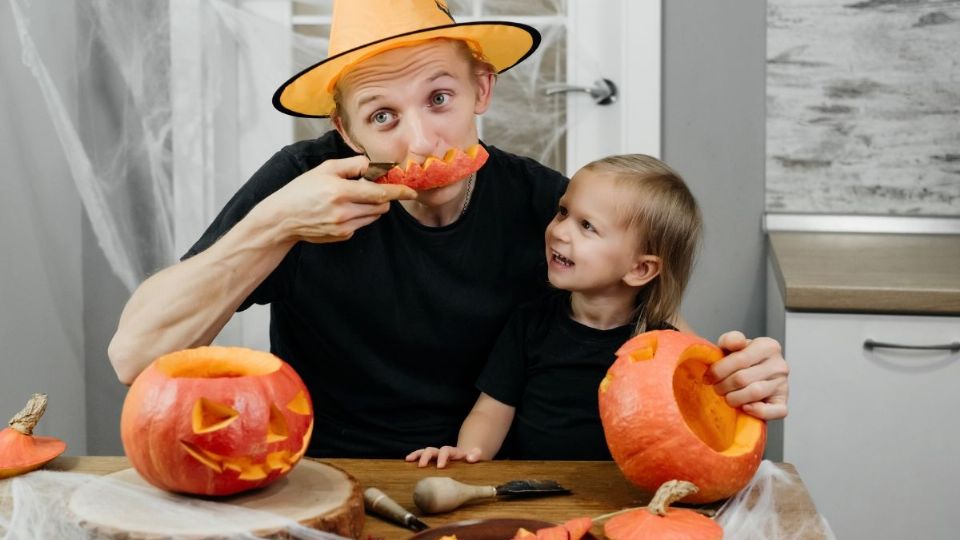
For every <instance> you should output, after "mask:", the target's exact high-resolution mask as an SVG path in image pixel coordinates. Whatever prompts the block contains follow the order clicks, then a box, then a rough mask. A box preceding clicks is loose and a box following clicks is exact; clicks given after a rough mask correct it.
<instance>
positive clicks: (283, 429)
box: [267, 404, 288, 443]
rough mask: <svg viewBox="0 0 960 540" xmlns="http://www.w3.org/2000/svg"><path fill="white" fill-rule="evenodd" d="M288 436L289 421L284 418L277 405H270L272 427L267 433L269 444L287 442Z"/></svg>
mask: <svg viewBox="0 0 960 540" xmlns="http://www.w3.org/2000/svg"><path fill="white" fill-rule="evenodd" d="M287 437H288V435H287V419H286V418H284V417H283V413H282V412H280V409H278V408H277V406H276V405H273V404H271V405H270V426H269V429H268V431H267V442H268V443H272V442H278V441H283V440H286V438H287Z"/></svg>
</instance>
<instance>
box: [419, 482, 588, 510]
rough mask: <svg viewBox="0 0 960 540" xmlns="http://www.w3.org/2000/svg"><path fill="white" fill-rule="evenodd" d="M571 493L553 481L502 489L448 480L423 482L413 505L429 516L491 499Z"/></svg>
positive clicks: (526, 483) (524, 483)
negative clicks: (472, 502) (469, 503)
mask: <svg viewBox="0 0 960 540" xmlns="http://www.w3.org/2000/svg"><path fill="white" fill-rule="evenodd" d="M567 493H570V490H569V489H566V488H564V487H562V486H561V485H560V484H558V483H556V482H554V481H553V480H513V481H510V482H507V483H505V484H501V485H499V486H473V485H470V484H464V483H463V482H457V481H456V480H454V479H453V478H448V477H446V476H430V477H427V478H423V479H421V480H420V481H419V482H417V485H416V486H415V487H414V488H413V502H414V504H416V505H417V508H419V509H420V511H421V512H423V513H425V514H437V513H440V512H449V511H450V510H453V509H455V508H458V507H460V506H461V505H463V504H465V503H468V502H471V501H476V500H481V499H490V498H495V497H499V498H505V499H517V498H526V497H544V496H547V495H560V494H567Z"/></svg>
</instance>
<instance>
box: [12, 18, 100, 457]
mask: <svg viewBox="0 0 960 540" xmlns="http://www.w3.org/2000/svg"><path fill="white" fill-rule="evenodd" d="M36 12H38V13H41V14H42V20H43V21H44V22H43V24H44V29H45V31H46V32H48V33H49V35H50V36H55V38H56V39H57V40H59V44H63V46H62V47H58V48H57V49H58V50H60V51H72V50H73V45H72V44H73V42H74V40H75V34H74V24H75V20H74V10H73V7H72V4H70V3H69V2H67V3H59V2H58V3H47V4H44V3H38V4H37V8H36ZM38 19H40V18H39V17H38ZM20 50H21V48H20V42H19V39H18V38H17V30H16V27H15V26H14V20H13V13H12V11H11V7H10V3H9V2H5V1H3V2H0V75H2V78H3V80H2V84H0V171H2V172H0V253H2V256H0V276H2V279H0V306H2V309H0V344H2V347H0V419H2V421H3V422H6V420H7V419H8V418H9V417H11V416H13V415H14V413H16V412H17V411H19V410H20V408H21V407H23V406H24V404H25V403H26V401H27V399H28V398H29V397H30V395H31V394H32V393H34V392H42V393H46V394H48V398H49V405H48V408H47V413H46V415H45V416H44V418H43V420H41V422H40V425H39V426H38V429H37V433H40V434H48V435H55V436H57V437H60V438H61V439H64V440H65V441H66V442H67V446H68V449H67V452H68V453H71V454H84V453H86V452H87V447H86V441H87V431H86V406H85V401H84V400H85V397H84V395H85V388H84V378H85V366H84V328H83V322H82V321H83V317H82V315H83V293H82V291H83V284H82V281H81V271H80V265H81V239H80V224H81V213H80V199H79V196H78V194H77V191H76V189H75V188H74V185H73V181H72V180H71V177H70V175H69V171H68V169H67V165H66V162H65V160H64V158H63V157H62V154H63V152H62V151H61V150H60V144H59V142H58V141H57V139H56V133H55V131H54V127H53V125H52V123H51V121H50V119H49V116H48V114H47V110H46V106H45V105H44V102H43V99H42V97H41V95H40V92H39V89H38V86H37V84H36V81H35V79H34V78H33V76H32V75H31V74H30V72H29V71H28V70H27V68H26V67H24V65H23V63H22V61H21V56H20ZM71 61H72V58H71V57H70V56H69V54H68V53H66V52H65V53H61V54H60V55H54V56H53V57H52V58H51V64H50V65H49V68H50V69H51V70H58V69H60V70H62V69H63V68H64V66H66V65H67V64H68V63H69V62H71ZM66 105H67V107H70V106H71V105H72V104H69V103H68V104H66Z"/></svg>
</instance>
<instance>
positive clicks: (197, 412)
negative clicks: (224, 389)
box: [193, 398, 240, 435]
mask: <svg viewBox="0 0 960 540" xmlns="http://www.w3.org/2000/svg"><path fill="white" fill-rule="evenodd" d="M239 417H240V413H239V412H238V411H237V410H236V409H234V408H233V407H230V406H229V405H224V404H223V403H217V402H216V401H211V400H209V399H207V398H200V399H198V400H197V402H196V403H194V405H193V432H194V433H196V434H197V435H199V434H201V433H210V432H213V431H218V430H221V429H223V428H225V427H227V426H229V425H230V424H232V423H233V422H234V421H235V420H236V419H237V418H239Z"/></svg>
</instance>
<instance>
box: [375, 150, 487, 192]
mask: <svg viewBox="0 0 960 540" xmlns="http://www.w3.org/2000/svg"><path fill="white" fill-rule="evenodd" d="M489 156H490V155H489V154H488V153H487V150H486V149H485V148H484V147H483V146H482V145H480V144H475V145H473V146H471V147H470V148H468V149H467V150H466V151H464V150H461V149H459V148H451V149H450V150H448V151H447V153H446V154H444V156H443V157H442V158H440V157H437V156H430V157H428V158H427V159H425V160H424V161H423V163H422V164H420V163H416V162H414V161H407V162H406V165H405V166H403V167H401V166H399V165H397V166H395V167H393V168H391V169H390V170H389V171H387V173H386V174H384V175H383V176H381V177H379V178H377V179H376V180H374V182H376V183H378V184H403V185H405V186H408V187H411V188H413V189H415V190H417V191H422V190H427V189H434V188H439V187H443V186H447V185H450V184H454V183H456V182H459V181H461V180H463V179H464V178H466V177H467V176H468V175H470V174H472V173H474V172H476V171H478V170H480V167H482V166H483V164H484V163H486V162H487V158H488V157H489Z"/></svg>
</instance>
